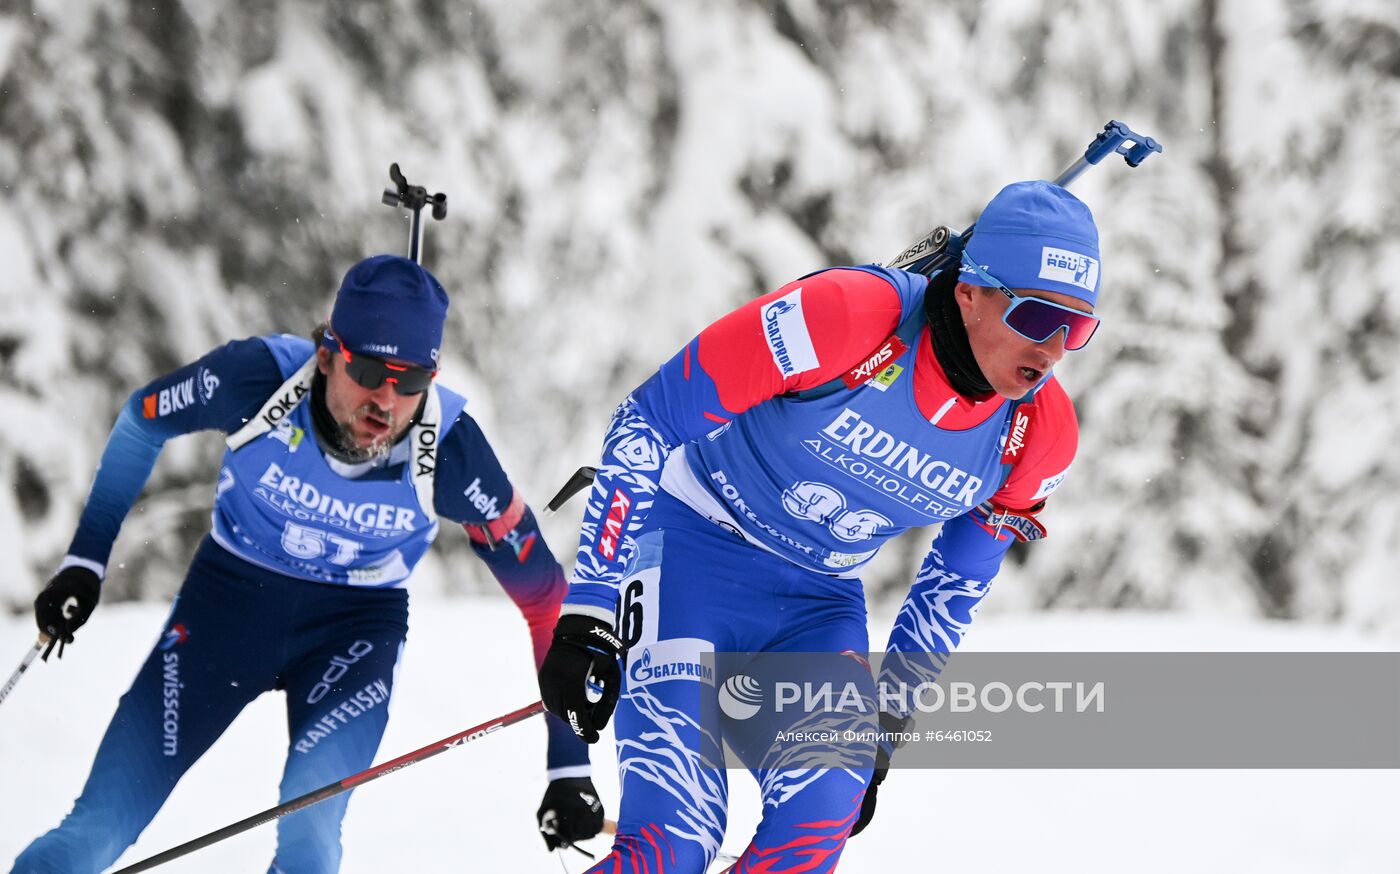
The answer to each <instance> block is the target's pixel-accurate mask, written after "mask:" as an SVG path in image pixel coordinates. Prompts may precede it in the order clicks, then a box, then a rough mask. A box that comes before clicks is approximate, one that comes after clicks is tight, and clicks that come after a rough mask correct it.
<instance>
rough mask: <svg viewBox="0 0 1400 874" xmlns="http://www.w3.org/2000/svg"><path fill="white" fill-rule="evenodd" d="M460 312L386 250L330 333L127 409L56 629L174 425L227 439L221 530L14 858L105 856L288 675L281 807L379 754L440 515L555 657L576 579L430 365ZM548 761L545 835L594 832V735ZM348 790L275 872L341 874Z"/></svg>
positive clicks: (315, 814)
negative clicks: (85, 754) (62, 790)
mask: <svg viewBox="0 0 1400 874" xmlns="http://www.w3.org/2000/svg"><path fill="white" fill-rule="evenodd" d="M446 312H447V295H446V293H445V292H444V291H443V289H442V286H441V285H440V284H439V283H438V281H437V280H436V279H435V278H434V277H433V276H432V275H431V274H430V273H429V272H428V271H427V270H425V269H424V268H422V267H421V266H419V265H418V264H415V263H414V262H412V261H409V260H408V259H405V258H399V257H395V256H388V255H384V256H377V257H374V258H369V259H367V260H365V261H362V262H360V263H359V264H356V265H355V266H354V267H352V268H351V269H350V271H349V272H348V273H347V274H346V276H345V279H344V282H343V283H342V285H341V288H340V290H339V292H338V294H337V296H336V301H335V304H334V309H333V311H332V314H331V318H330V322H329V324H328V326H326V327H324V328H323V329H320V330H318V332H317V338H316V342H313V341H310V340H307V339H304V338H299V337H293V336H289V335H279V336H269V337H257V338H253V339H247V340H238V341H234V342H231V343H229V344H227V345H225V346H222V347H220V348H218V349H215V350H214V351H212V352H210V353H209V354H207V355H205V356H204V357H203V358H200V359H199V360H198V361H196V362H194V363H192V364H190V365H188V366H186V367H182V368H180V369H179V370H176V371H175V372H173V373H171V374H169V375H167V376H164V377H161V378H160V379H157V380H156V381H154V382H152V383H151V384H150V385H148V386H146V387H144V388H142V389H141V390H139V391H137V392H136V393H135V394H133V395H132V396H131V398H130V400H129V401H128V402H127V403H126V404H125V405H124V406H123V407H122V410H121V412H120V414H119V416H118V417H117V422H116V425H115V427H114V428H113V430H112V435H111V438H110V439H109V441H108V443H107V447H106V450H105V451H104V453H103V455H102V462H101V467H100V468H99V470H98V473H97V476H96V479H95V481H94V483H93V486H92V490H91V493H90V495H89V497H88V501H87V505H86V507H85V508H84V511H83V514H82V518H81V521H80V523H79V526H78V531H77V534H76V535H75V536H74V538H73V541H72V545H71V546H70V548H69V551H68V555H67V557H66V558H65V559H64V560H63V562H62V566H61V568H60V570H59V572H58V574H57V575H56V576H55V577H54V579H53V580H52V581H50V583H49V584H48V586H46V587H45V589H44V591H43V592H42V593H40V595H39V597H38V599H37V600H36V602H35V616H36V619H37V621H38V624H39V628H40V630H41V632H43V633H44V634H46V635H49V636H51V637H52V638H54V639H55V642H57V643H59V644H60V645H63V644H65V643H72V641H73V632H74V631H75V630H76V629H77V628H78V627H79V626H81V625H82V624H83V623H84V622H86V621H87V618H88V616H89V615H90V614H91V613H92V610H93V608H94V607H95V606H96V605H97V600H98V595H99V592H100V582H101V579H102V578H103V576H104V575H105V572H106V567H107V562H108V557H109V555H110V553H111V549H112V543H113V541H114V540H115V539H116V537H117V532H118V529H119V528H120V527H121V524H122V520H123V519H124V518H125V517H126V514H127V512H128V511H129V510H130V508H131V506H132V504H133V503H134V502H135V500H136V497H137V495H138V494H139V493H140V491H141V488H142V487H143V485H144V484H145V482H146V479H147V478H148V476H149V475H150V472H151V468H152V466H153V465H154V463H155V461H156V457H157V456H158V455H159V454H160V451H161V447H162V446H163V444H164V443H165V441H166V440H168V439H170V438H172V437H176V436H178V435H180V434H187V433H190V432H192V431H200V430H206V429H215V430H219V431H222V432H224V433H225V434H227V435H228V439H227V450H226V451H225V453H224V457H223V464H222V467H221V469H220V471H219V480H218V485H217V487H216V488H215V497H214V512H213V527H212V530H211V532H210V534H209V535H208V536H207V537H205V538H204V540H203V542H202V543H201V544H200V546H199V548H198V550H197V552H196V553H195V556H194V560H193V562H192V563H191V565H190V569H189V574H188V576H187V577H186V579H185V581H184V584H183V586H182V587H181V589H180V592H179V595H178V596H177V597H176V599H175V603H174V605H173V607H172V608H171V612H170V616H169V618H168V620H167V621H166V624H165V626H164V630H163V631H162V633H161V635H160V637H159V639H158V640H157V641H156V644H155V646H154V647H153V648H152V650H151V654H150V656H149V657H148V658H147V659H146V662H145V664H144V665H143V666H142V667H141V669H140V672H139V673H138V675H137V677H136V680H135V682H134V683H132V686H131V688H130V690H128V691H127V693H126V694H125V695H123V696H122V699H121V702H120V704H119V705H118V707H117V711H116V714H115V715H114V716H113V717H112V722H111V725H110V726H109V727H108V729H107V733H106V735H105V736H104V737H103V738H102V742H101V746H100V747H99V748H98V751H97V756H96V759H95V760H94V762H93V765H92V771H91V774H90V775H89V777H88V780H87V784H86V785H85V786H84V787H83V791H82V794H81V795H80V796H79V797H78V799H77V801H76V802H75V803H74V805H73V809H72V811H71V812H70V813H69V814H68V815H67V817H65V818H64V820H63V822H62V823H61V824H60V825H59V826H58V827H57V828H55V829H53V830H52V831H50V832H48V833H47V834H45V835H43V836H41V837H39V838H38V839H37V840H35V841H34V842H33V843H32V844H30V845H29V847H28V848H27V849H26V850H25V851H24V852H23V853H22V854H21V855H20V857H19V858H18V859H17V860H16V862H15V866H14V871H15V872H16V874H32V872H52V874H82V872H97V871H101V870H105V869H106V868H107V867H108V866H110V865H111V864H112V863H113V862H115V861H116V860H117V858H118V857H119V856H120V855H121V854H122V852H123V851H124V850H125V849H126V848H127V847H128V846H130V845H131V844H132V843H133V842H134V841H135V840H136V838H137V836H138V835H139V834H140V833H141V831H142V829H144V828H145V826H146V824H147V823H148V822H150V820H151V818H152V817H153V816H154V815H155V813H156V811H157V810H159V809H160V807H161V805H162V804H163V803H164V801H165V799H166V797H167V796H168V795H169V794H170V792H171V790H172V789H173V788H174V787H175V783H176V782H177V781H178V780H179V779H180V777H181V775H183V774H184V773H185V771H186V769H188V768H189V767H190V766H191V765H192V764H193V763H194V762H195V761H196V760H197V759H198V758H199V757H200V756H201V755H202V754H203V753H204V751H205V750H206V749H208V748H209V746H210V745H211V744H212V743H213V742H214V741H215V740H216V739H217V738H218V737H219V735H220V734H222V733H223V731H224V729H225V728H227V727H228V725H229V724H230V723H231V722H232V721H233V719H234V717H235V716H237V715H238V713H239V711H241V710H242V709H243V708H244V706H246V705H247V704H248V703H249V702H250V701H252V700H253V699H254V698H256V697H258V696H259V695H261V694H263V693H264V692H267V691H271V690H273V689H277V690H282V691H284V692H285V693H286V696H287V724H288V728H289V731H290V743H289V747H288V749H287V759H286V765H285V769H284V772H283V776H282V784H281V790H280V799H281V801H283V802H285V801H288V800H290V799H292V798H295V797H297V796H299V795H302V794H305V793H307V792H310V791H312V790H314V789H318V788H320V787H322V786H325V785H327V784H330V783H334V782H336V781H338V780H340V779H342V778H344V777H348V776H350V775H351V774H354V773H356V772H358V771H362V770H364V769H365V768H367V767H369V766H370V765H371V764H372V760H373V757H374V754H375V751H376V749H377V747H378V745H379V741H380V737H381V736H382V735H383V733H384V728H385V724H386V722H387V720H388V715H389V705H390V703H391V701H392V698H393V692H394V678H395V668H396V666H397V664H398V661H399V656H400V654H401V651H402V648H403V644H404V638H405V635H406V633H407V630H408V625H407V619H408V591H407V589H406V588H405V586H406V584H407V582H408V578H409V575H410V574H411V572H412V570H413V568H414V565H416V564H417V563H418V561H419V559H421V558H422V557H423V554H424V553H425V552H426V551H427V549H428V547H429V545H430V544H431V543H432V542H433V539H434V538H435V537H436V536H437V533H438V517H442V518H446V519H450V520H452V521H454V522H458V523H461V524H462V525H464V526H465V527H466V530H467V532H468V534H469V535H470V536H471V540H472V544H473V548H474V549H475V551H476V553H477V555H479V556H480V557H481V559H482V560H483V561H485V562H486V564H487V566H488V567H489V568H490V569H491V572H492V573H493V574H494V575H495V577H496V579H497V580H498V581H499V582H500V584H501V586H502V588H504V589H505V591H506V593H507V594H508V595H509V596H510V597H511V599H512V600H514V601H515V603H516V604H517V605H518V607H519V608H520V610H521V612H522V613H523V614H524V616H525V618H526V620H527V622H528V623H529V626H530V632H531V638H532V642H533V644H534V651H535V657H536V662H537V664H538V661H539V660H540V659H542V658H543V655H544V652H545V650H546V649H547V647H548V643H549V639H550V632H551V630H552V629H553V627H554V624H555V619H556V617H557V614H558V610H559V604H560V602H561V601H562V600H563V597H564V594H565V589H566V585H565V582H564V576H563V572H562V570H561V568H560V567H559V564H558V562H556V561H555V558H554V556H553V555H552V554H551V553H550V550H549V547H548V546H546V545H545V542H544V539H543V537H542V536H541V535H540V531H539V528H538V527H537V526H536V524H535V518H534V515H533V514H532V513H531V511H530V508H529V507H527V506H526V504H525V502H524V499H523V498H521V496H520V495H519V494H518V493H517V492H516V491H515V490H514V488H513V487H512V486H511V483H510V481H509V480H508V479H507V477H506V474H505V472H504V471H503V470H502V469H501V466H500V463H499V462H498V461H497V460H496V455H495V453H494V452H493V451H492V449H491V446H490V444H489V443H488V442H487V440H486V437H485V435H484V434H483V433H482V431H481V428H480V427H479V426H478V425H477V423H476V421H475V420H473V419H472V417H471V416H470V415H468V413H467V412H466V400H465V398H463V397H462V396H461V395H458V394H456V393H454V392H452V391H450V390H448V389H446V388H444V387H442V386H439V385H438V384H437V383H436V382H435V381H434V377H435V376H436V371H437V368H438V357H439V355H438V352H439V348H440V345H441V339H442V332H443V324H444V319H445V317H446ZM61 653H62V650H60V655H61ZM476 667H479V666H475V665H469V666H468V669H469V670H472V669H475V668H476ZM548 776H549V780H550V782H549V787H548V789H547V792H546V795H545V802H544V804H543V805H541V808H540V811H539V814H538V815H539V816H540V818H541V820H547V821H548V826H549V832H550V833H549V834H547V835H546V842H547V843H549V844H550V845H551V846H554V845H557V844H558V843H560V842H569V841H573V840H578V839H581V838H586V837H591V836H592V835H594V834H596V833H597V832H598V830H599V829H600V828H601V826H602V823H603V814H602V807H601V805H600V803H599V802H598V800H597V793H596V791H594V790H593V786H592V782H591V780H590V777H589V770H588V754H587V747H586V746H585V745H584V744H583V743H582V741H580V740H579V739H578V738H576V737H574V735H573V733H572V732H571V731H570V730H569V729H568V728H567V726H565V725H564V724H563V723H562V722H561V721H559V720H558V719H557V718H555V717H553V716H551V717H549V750H548ZM349 798H350V793H345V794H341V795H339V796H336V797H334V798H332V799H330V800H327V801H323V802H320V803H318V804H316V805H313V806H311V807H309V808H307V809H304V810H301V811H298V812H296V813H293V814H290V815H288V816H286V817H283V818H282V819H279V820H278V823H277V829H278V832H277V835H278V841H277V851H276V857H275V858H274V860H273V862H272V865H271V868H270V869H269V871H270V872H280V874H323V872H326V874H328V872H334V871H337V870H338V869H339V867H340V859H341V846H340V823H341V819H342V818H343V816H344V814H345V809H346V805H347V804H348V802H349Z"/></svg>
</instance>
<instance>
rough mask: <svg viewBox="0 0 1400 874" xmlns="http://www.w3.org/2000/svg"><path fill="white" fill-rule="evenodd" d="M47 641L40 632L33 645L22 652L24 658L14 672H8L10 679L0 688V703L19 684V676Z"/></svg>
mask: <svg viewBox="0 0 1400 874" xmlns="http://www.w3.org/2000/svg"><path fill="white" fill-rule="evenodd" d="M48 642H49V639H48V637H47V636H45V635H42V634H41V635H39V639H38V640H37V641H35V643H34V645H33V646H32V647H30V648H29V652H27V653H25V654H24V660H23V661H21V662H20V663H19V667H17V668H15V672H14V673H13V674H10V679H8V680H6V681H5V686H4V688H0V703H4V701H5V699H6V698H7V697H9V694H10V691H11V690H12V689H14V688H15V686H17V685H19V678H20V677H23V676H24V672H25V671H27V670H29V666H30V665H32V664H33V663H34V659H35V658H37V657H38V655H39V653H41V652H43V651H44V644H46V643H48Z"/></svg>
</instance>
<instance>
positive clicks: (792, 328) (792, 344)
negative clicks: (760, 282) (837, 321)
mask: <svg viewBox="0 0 1400 874" xmlns="http://www.w3.org/2000/svg"><path fill="white" fill-rule="evenodd" d="M763 339H764V340H765V341H766V342H767V343H768V351H769V352H770V353H772V355H773V363H774V364H776V365H777V366H778V370H779V371H780V372H781V373H782V374H783V376H785V377H787V376H794V375H796V374H799V373H805V372H806V371H808V370H811V369H813V368H814V367H816V366H817V351H816V349H814V348H812V335H811V334H809V333H808V332H807V320H806V318H805V317H803V315H802V289H801V288H797V289H795V290H793V291H791V292H789V293H788V294H785V295H783V296H782V297H780V298H778V299H777V300H775V301H773V302H772V303H770V304H768V305H767V306H765V307H764V308H763Z"/></svg>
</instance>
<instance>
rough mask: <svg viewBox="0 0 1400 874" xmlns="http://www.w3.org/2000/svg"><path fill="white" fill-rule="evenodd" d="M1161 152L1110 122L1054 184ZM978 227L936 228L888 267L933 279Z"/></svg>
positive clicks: (1120, 124)
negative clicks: (1114, 159) (1106, 162)
mask: <svg viewBox="0 0 1400 874" xmlns="http://www.w3.org/2000/svg"><path fill="white" fill-rule="evenodd" d="M1160 151H1162V144H1161V143H1159V142H1157V141H1156V140H1154V139H1152V137H1145V136H1142V135H1141V134H1138V133H1135V132H1134V131H1133V129H1132V128H1130V127H1128V126H1127V125H1126V124H1124V123H1123V122H1121V121H1116V120H1115V121H1110V122H1109V123H1108V124H1106V125H1104V126H1103V130H1102V131H1100V132H1099V134H1098V136H1096V137H1094V141H1093V142H1091V143H1090V144H1089V146H1088V148H1086V149H1085V150H1084V154H1083V156H1082V157H1080V158H1079V159H1078V160H1077V161H1075V162H1074V163H1073V164H1070V165H1069V166H1068V167H1066V168H1065V169H1064V170H1063V171H1061V173H1060V175H1059V176H1056V177H1055V178H1054V179H1053V180H1052V181H1053V182H1054V183H1055V184H1056V185H1058V186H1060V187H1061V188H1067V187H1069V184H1070V183H1071V182H1073V181H1074V180H1075V179H1077V178H1079V175H1080V174H1081V173H1083V172H1084V171H1085V170H1087V169H1089V168H1090V167H1092V166H1093V165H1095V164H1097V163H1099V162H1100V161H1102V160H1103V159H1104V158H1107V157H1108V156H1109V155H1113V154H1118V155H1122V156H1123V160H1124V161H1126V162H1127V163H1128V166H1129V167H1136V166H1137V165H1139V164H1141V163H1142V162H1143V161H1146V160H1147V159H1148V157H1149V156H1151V155H1152V154H1153V153H1154V152H1160ZM976 227H977V226H976V225H975V224H974V225H970V226H969V227H968V228H967V230H965V231H963V232H962V233H961V234H957V233H954V232H953V231H952V230H951V229H949V228H947V227H943V226H939V227H937V228H934V229H933V230H931V231H929V232H928V233H927V234H925V235H924V236H923V238H922V239H920V240H919V241H918V242H917V243H915V244H914V245H912V246H909V247H908V248H906V249H905V250H904V251H902V252H900V253H899V254H898V255H896V256H895V257H894V258H893V259H892V260H891V261H889V262H888V263H886V264H885V266H886V267H893V268H895V269H898V270H908V271H909V272H911V273H922V274H923V275H924V276H932V275H934V274H935V273H937V272H939V271H940V270H943V269H944V268H946V267H949V266H951V265H952V264H954V263H955V262H956V261H957V260H958V259H959V258H961V257H962V249H963V246H965V245H966V244H967V239H968V237H969V235H971V234H972V231H973V229H974V228H976Z"/></svg>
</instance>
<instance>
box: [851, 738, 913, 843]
mask: <svg viewBox="0 0 1400 874" xmlns="http://www.w3.org/2000/svg"><path fill="white" fill-rule="evenodd" d="M913 721H914V720H913V719H912V718H908V717H907V718H904V719H901V718H899V717H898V716H895V715H894V714H892V713H881V714H880V730H881V731H884V732H894V733H900V732H904V731H906V730H907V729H908V727H909V724H910V723H911V722H913ZM898 746H899V744H898V743H885V742H883V741H881V742H878V743H877V744H876V746H875V771H874V773H872V774H871V775H870V785H869V786H867V787H866V789H865V797H864V798H863V799H861V802H860V816H859V817H857V818H856V824H855V825H853V826H851V834H850V837H855V836H856V835H858V834H860V833H861V832H862V831H864V830H865V827H866V826H868V825H870V820H872V819H874V818H875V802H876V800H877V797H878V795H879V793H880V784H881V783H883V782H885V776H886V775H887V774H889V772H890V756H892V755H893V754H894V750H895V748H896V747H898Z"/></svg>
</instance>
